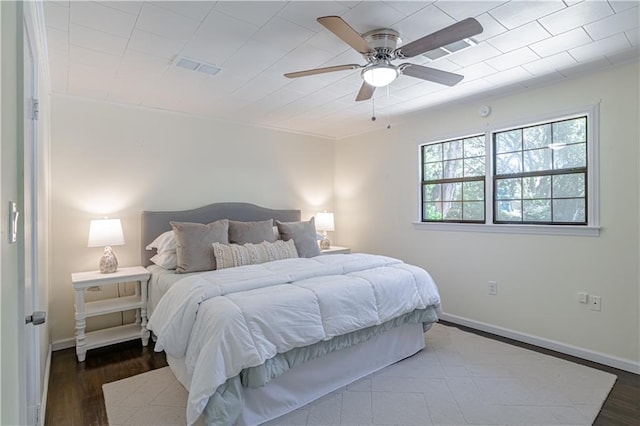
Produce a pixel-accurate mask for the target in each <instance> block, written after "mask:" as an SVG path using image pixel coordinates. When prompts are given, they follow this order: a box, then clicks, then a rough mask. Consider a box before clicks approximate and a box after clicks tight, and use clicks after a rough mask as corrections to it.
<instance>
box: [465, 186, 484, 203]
mask: <svg viewBox="0 0 640 426" xmlns="http://www.w3.org/2000/svg"><path fill="white" fill-rule="evenodd" d="M462 190H463V197H462V199H463V200H465V201H482V200H484V182H480V181H478V182H465V183H464V184H463V185H462Z"/></svg>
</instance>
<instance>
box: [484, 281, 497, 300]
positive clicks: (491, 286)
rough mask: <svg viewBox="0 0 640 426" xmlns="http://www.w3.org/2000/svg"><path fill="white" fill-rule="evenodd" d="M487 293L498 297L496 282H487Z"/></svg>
mask: <svg viewBox="0 0 640 426" xmlns="http://www.w3.org/2000/svg"><path fill="white" fill-rule="evenodd" d="M487 291H488V293H489V294H490V295H492V296H497V295H498V283H497V282H496V281H488V282H487Z"/></svg>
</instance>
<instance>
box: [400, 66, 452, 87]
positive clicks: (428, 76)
mask: <svg viewBox="0 0 640 426" xmlns="http://www.w3.org/2000/svg"><path fill="white" fill-rule="evenodd" d="M400 70H401V72H402V74H405V75H408V76H411V77H415V78H420V79H422V80H427V81H433V82H434V83H440V84H444V85H447V86H454V85H456V84H458V83H459V82H460V81H461V80H462V79H463V78H464V76H463V75H460V74H454V73H452V72H448V71H442V70H438V69H435V68H429V67H423V66H422V65H415V64H409V63H406V64H402V65H400Z"/></svg>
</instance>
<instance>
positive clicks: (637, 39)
mask: <svg viewBox="0 0 640 426" xmlns="http://www.w3.org/2000/svg"><path fill="white" fill-rule="evenodd" d="M625 35H626V36H627V39H629V42H630V43H631V44H632V45H633V46H638V45H639V44H640V29H638V28H636V29H635V30H629V31H627V32H626V33H625Z"/></svg>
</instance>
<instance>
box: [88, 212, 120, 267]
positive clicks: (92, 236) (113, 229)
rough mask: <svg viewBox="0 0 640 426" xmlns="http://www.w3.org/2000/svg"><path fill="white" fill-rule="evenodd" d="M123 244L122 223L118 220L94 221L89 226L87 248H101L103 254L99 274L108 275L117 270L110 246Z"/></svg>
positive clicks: (116, 263)
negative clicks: (102, 248)
mask: <svg viewBox="0 0 640 426" xmlns="http://www.w3.org/2000/svg"><path fill="white" fill-rule="evenodd" d="M123 244H124V235H123V233H122V223H121V222H120V219H106V218H105V219H95V220H92V221H91V224H90V226H89V244H88V246H89V247H103V246H104V253H103V255H102V257H101V258H100V272H101V273H103V274H110V273H113V272H116V271H117V270H118V259H116V255H115V254H114V253H113V250H111V246H121V245H123Z"/></svg>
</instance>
